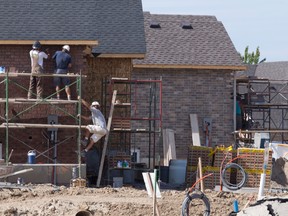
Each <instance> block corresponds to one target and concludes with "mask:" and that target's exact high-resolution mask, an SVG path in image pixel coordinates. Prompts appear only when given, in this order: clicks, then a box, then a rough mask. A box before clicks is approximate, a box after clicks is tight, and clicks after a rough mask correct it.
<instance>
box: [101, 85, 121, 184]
mask: <svg viewBox="0 0 288 216" xmlns="http://www.w3.org/2000/svg"><path fill="white" fill-rule="evenodd" d="M116 95H117V90H114V91H113V96H112V101H111V108H110V113H109V117H108V123H107V134H106V136H105V140H104V146H103V150H102V157H101V162H100V167H99V172H98V178H97V185H96V186H97V187H99V186H100V182H101V178H102V171H103V166H104V161H105V155H106V150H107V145H108V140H109V134H110V128H111V123H112V117H113V112H114V105H115V101H116Z"/></svg>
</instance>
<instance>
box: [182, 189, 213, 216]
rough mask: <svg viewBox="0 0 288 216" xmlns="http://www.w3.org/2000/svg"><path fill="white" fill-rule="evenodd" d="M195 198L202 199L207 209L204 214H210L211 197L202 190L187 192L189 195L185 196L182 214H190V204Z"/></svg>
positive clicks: (183, 215)
mask: <svg viewBox="0 0 288 216" xmlns="http://www.w3.org/2000/svg"><path fill="white" fill-rule="evenodd" d="M193 199H201V200H202V201H203V202H204V204H205V211H204V214H203V215H204V216H210V202H209V199H208V198H207V197H206V196H205V194H204V193H202V192H199V193H195V192H193V193H192V194H189V193H188V194H187V196H186V197H185V199H184V201H183V203H182V212H181V216H189V206H190V202H191V201H192V200H193Z"/></svg>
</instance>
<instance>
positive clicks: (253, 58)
mask: <svg viewBox="0 0 288 216" xmlns="http://www.w3.org/2000/svg"><path fill="white" fill-rule="evenodd" d="M240 55H241V54H240ZM241 59H242V61H243V62H244V63H245V64H259V63H262V62H265V61H266V58H264V59H262V60H261V61H259V59H260V50H259V46H258V47H257V49H256V51H255V52H251V53H249V46H247V47H246V48H245V51H244V55H243V56H242V55H241Z"/></svg>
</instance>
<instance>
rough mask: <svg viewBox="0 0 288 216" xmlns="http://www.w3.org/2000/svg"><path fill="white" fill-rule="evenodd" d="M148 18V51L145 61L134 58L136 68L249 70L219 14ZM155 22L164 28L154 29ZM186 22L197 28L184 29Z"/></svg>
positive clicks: (145, 14) (146, 24)
mask: <svg viewBox="0 0 288 216" xmlns="http://www.w3.org/2000/svg"><path fill="white" fill-rule="evenodd" d="M144 21H145V22H144V25H145V34H146V48H147V52H146V55H145V58H144V59H143V60H133V64H134V67H136V68H137V67H138V68H149V67H153V68H196V69H197V68H198V69H205V68H207V69H232V70H245V69H246V67H245V65H244V64H243V63H242V60H241V58H240V55H239V54H238V52H237V51H236V49H235V47H234V45H233V43H232V41H231V39H230V37H229V35H228V33H227V32H226V30H225V28H224V26H223V24H222V23H221V22H219V21H217V19H216V17H215V16H193V15H156V14H150V13H149V12H145V13H144ZM151 22H153V23H154V24H155V23H158V24H159V25H160V28H150V24H151ZM183 22H185V23H186V24H187V23H188V24H189V23H190V24H191V26H192V28H193V29H189V28H188V29H183V28H182V27H181V24H182V23H183Z"/></svg>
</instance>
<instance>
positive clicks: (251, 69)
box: [236, 61, 288, 81]
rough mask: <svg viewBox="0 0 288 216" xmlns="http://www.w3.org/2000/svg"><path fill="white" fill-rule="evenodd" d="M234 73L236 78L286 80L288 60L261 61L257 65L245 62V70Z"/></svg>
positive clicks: (287, 77) (287, 76) (287, 78)
mask: <svg viewBox="0 0 288 216" xmlns="http://www.w3.org/2000/svg"><path fill="white" fill-rule="evenodd" d="M236 75H237V78H238V79H249V78H254V79H269V80H271V81H284V80H288V61H278V62H262V63H260V64H257V65H249V64H247V70H245V71H237V74H236Z"/></svg>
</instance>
